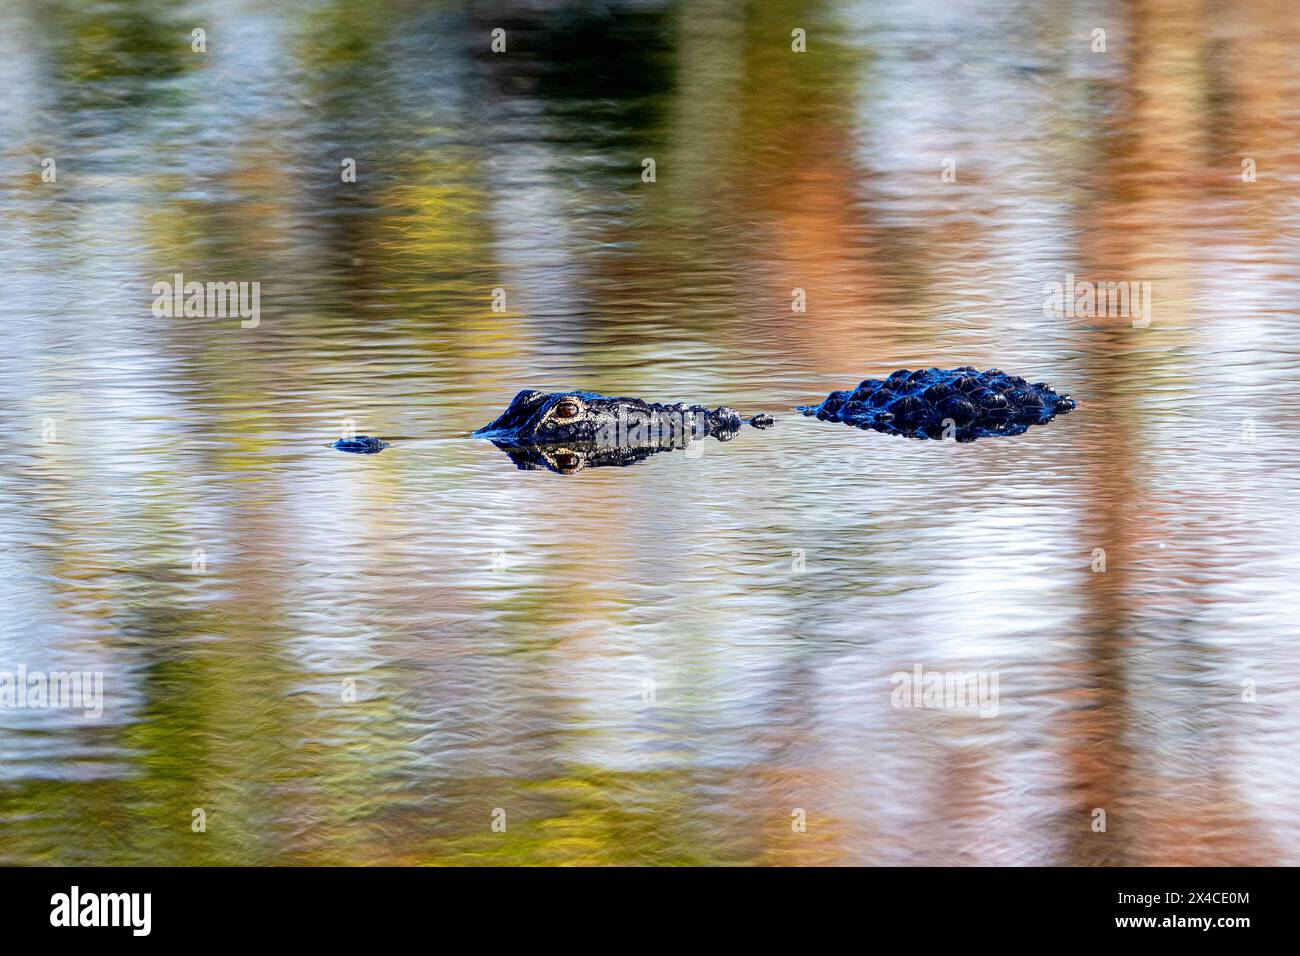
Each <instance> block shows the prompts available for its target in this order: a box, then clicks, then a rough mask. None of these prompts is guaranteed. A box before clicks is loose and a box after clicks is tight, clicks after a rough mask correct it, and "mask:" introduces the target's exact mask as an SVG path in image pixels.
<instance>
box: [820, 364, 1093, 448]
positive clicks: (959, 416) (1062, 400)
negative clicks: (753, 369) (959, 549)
mask: <svg viewBox="0 0 1300 956" xmlns="http://www.w3.org/2000/svg"><path fill="white" fill-rule="evenodd" d="M1075 405H1076V403H1075V401H1074V399H1072V398H1071V397H1070V396H1069V395H1060V394H1058V393H1057V392H1056V391H1055V390H1054V389H1053V388H1052V387H1051V386H1049V385H1047V384H1046V383H1045V382H1034V383H1032V384H1031V383H1029V382H1028V381H1026V380H1025V379H1023V378H1021V377H1020V376H1018V375H1008V374H1006V373H1005V372H1002V371H999V370H998V369H995V368H991V369H986V370H985V371H983V372H981V371H979V370H978V369H976V368H975V367H974V366H971V365H964V366H962V367H961V368H953V369H941V368H929V369H918V370H917V371H910V370H908V369H905V368H903V369H899V370H898V371H896V372H892V373H890V375H889V376H888V377H887V378H883V379H874V378H869V379H865V380H864V381H862V382H859V383H858V384H857V386H855V387H854V388H851V389H846V390H844V391H838V392H831V393H830V394H829V395H827V396H826V398H825V400H824V401H822V402H821V404H819V405H801V406H799V407H798V409H797V410H798V411H801V412H803V413H804V414H805V415H811V416H815V417H817V418H820V419H821V420H823V421H837V422H843V423H844V424H846V425H854V426H856V427H858V428H870V429H872V430H874V431H878V432H885V433H887V434H892V435H906V436H907V437H909V438H940V439H941V438H949V439H956V440H957V441H974V440H975V439H977V438H988V437H992V436H1002V435H1019V434H1021V433H1022V432H1025V431H1028V430H1029V428H1030V427H1031V426H1033V425H1040V424H1042V423H1044V422H1048V421H1051V420H1052V419H1053V418H1055V417H1056V416H1057V415H1063V414H1065V413H1066V412H1068V411H1070V410H1071V409H1073V408H1074V407H1075Z"/></svg>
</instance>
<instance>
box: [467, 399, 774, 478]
mask: <svg viewBox="0 0 1300 956" xmlns="http://www.w3.org/2000/svg"><path fill="white" fill-rule="evenodd" d="M772 423H773V420H772V417H771V416H770V415H762V414H760V415H755V416H753V417H752V418H748V419H747V418H742V417H741V415H740V413H739V412H738V411H736V410H735V409H734V408H728V407H727V406H725V405H722V406H719V407H718V408H714V409H708V408H705V407H704V406H703V405H687V404H685V403H680V404H676V405H661V404H658V403H657V402H643V401H642V400H641V399H639V398H611V397H608V396H605V395H598V394H596V393H595V392H542V391H538V390H536V389H524V390H523V391H522V392H520V393H519V394H517V395H516V396H515V397H514V399H513V400H512V401H511V402H510V407H509V408H507V409H506V410H505V411H504V412H502V413H501V415H500V416H498V417H497V418H496V419H495V420H493V421H491V422H489V423H488V424H486V425H484V426H483V427H482V428H480V429H479V430H478V431H476V432H474V435H475V437H477V438H488V439H491V440H492V442H493V443H494V444H495V445H496V446H497V447H498V448H501V449H502V450H504V451H505V452H506V453H507V454H509V455H510V457H511V459H512V460H513V461H514V462H515V464H516V465H518V467H520V468H548V469H550V470H551V471H556V472H560V473H561V474H571V473H573V472H575V471H581V470H582V469H583V468H598V467H605V466H610V465H630V464H633V463H634V462H637V461H640V460H642V459H643V458H647V457H649V456H650V455H652V454H655V453H657V452H661V451H670V450H673V449H678V448H686V447H687V446H688V445H690V443H691V442H693V441H697V440H699V439H702V438H708V437H712V438H716V439H718V440H719V441H729V440H731V439H732V438H734V437H735V436H736V434H737V432H739V431H740V429H741V427H742V426H744V425H746V424H748V425H752V426H753V427H755V428H768V427H769V426H771V425H772Z"/></svg>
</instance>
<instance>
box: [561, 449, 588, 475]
mask: <svg viewBox="0 0 1300 956" xmlns="http://www.w3.org/2000/svg"><path fill="white" fill-rule="evenodd" d="M580 464H582V462H580V461H579V460H578V456H577V455H572V454H569V453H567V452H566V453H564V454H561V455H556V456H555V467H556V468H558V469H560V471H561V472H563V473H566V474H567V473H568V472H571V471H577V470H578V466H579V465H580Z"/></svg>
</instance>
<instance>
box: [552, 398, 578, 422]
mask: <svg viewBox="0 0 1300 956" xmlns="http://www.w3.org/2000/svg"><path fill="white" fill-rule="evenodd" d="M577 414H578V406H577V405H576V404H575V403H573V402H560V404H558V405H556V406H555V415H556V417H557V418H573V417H575V416H576V415H577Z"/></svg>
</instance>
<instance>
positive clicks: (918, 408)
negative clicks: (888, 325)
mask: <svg viewBox="0 0 1300 956" xmlns="http://www.w3.org/2000/svg"><path fill="white" fill-rule="evenodd" d="M1075 406H1076V403H1075V401H1074V399H1073V398H1071V397H1070V396H1069V395H1062V394H1059V393H1057V392H1056V391H1055V390H1054V389H1053V388H1052V387H1051V386H1049V385H1047V384H1046V383H1044V382H1035V383H1033V384H1030V383H1029V382H1028V381H1026V380H1025V379H1023V378H1021V377H1020V376H1018V375H1008V374H1007V373H1005V372H1002V371H999V370H998V369H995V368H991V369H987V370H985V371H983V372H981V371H979V370H978V369H976V368H975V367H974V366H973V365H963V366H962V367H961V368H954V369H940V368H929V369H918V370H916V371H909V370H908V369H905V368H904V369H899V370H898V371H896V372H891V373H890V374H889V376H888V377H886V378H883V379H874V378H869V379H865V380H864V381H862V382H859V383H858V385H857V386H856V387H854V388H851V389H845V390H843V391H836V392H831V393H830V394H829V395H827V396H826V398H825V399H824V400H823V401H822V402H821V403H820V404H817V405H799V406H796V410H797V411H800V412H802V413H803V414H804V415H807V416H812V417H816V418H819V419H821V420H823V421H838V422H843V423H845V424H847V425H855V426H857V427H858V428H870V429H873V430H875V431H879V432H885V433H887V434H893V435H906V436H908V437H910V438H933V439H943V438H951V439H955V440H957V441H974V440H975V439H976V438H987V437H992V436H1007V435H1019V434H1022V433H1024V432H1025V431H1027V430H1028V429H1029V428H1030V427H1031V426H1032V425H1039V424H1043V423H1044V422H1049V421H1051V420H1052V419H1053V418H1055V417H1056V416H1057V415H1063V414H1065V413H1066V412H1068V411H1070V410H1072V409H1073V408H1075ZM773 423H774V421H773V418H772V416H771V415H765V414H762V413H760V414H757V415H754V416H752V417H750V418H744V417H743V416H742V415H741V414H740V413H739V412H738V411H736V410H735V409H734V408H729V407H728V406H726V405H720V406H719V407H717V408H714V409H709V408H706V407H705V406H703V405H687V404H685V403H678V404H676V405H661V404H659V403H657V402H645V401H642V400H641V399H639V398H611V397H609V396H606V395H599V394H597V393H596V392H582V391H568V392H543V391H541V390H539V389H531V388H526V389H524V390H523V391H521V392H519V393H518V394H517V395H515V397H514V398H513V399H512V400H511V402H510V405H509V407H507V408H506V410H505V411H504V412H502V413H501V414H500V415H499V416H497V417H496V418H495V419H493V420H492V421H491V422H489V423H488V424H486V425H484V426H483V427H482V428H480V429H478V430H477V431H475V432H474V433H473V434H474V437H476V438H487V439H489V440H491V441H492V443H493V444H494V445H496V446H497V447H498V448H500V449H501V450H502V451H504V452H506V454H508V455H509V456H510V458H511V460H512V461H513V462H514V463H515V465H516V466H517V467H518V468H521V469H541V468H545V469H549V470H551V471H555V472H559V473H561V474H573V473H574V472H577V471H581V470H583V469H584V468H600V467H606V466H610V465H616V466H623V465H631V464H634V463H635V462H638V461H641V460H643V459H645V458H648V457H650V456H651V455H654V454H657V453H659V452H661V451H671V450H674V449H681V448H687V447H689V446H690V445H691V443H692V442H694V441H696V440H698V439H701V438H707V437H712V438H716V439H717V440H718V441H730V440H731V439H732V438H734V437H735V436H736V435H737V434H738V433H739V432H740V429H741V428H742V427H743V426H744V425H751V426H753V427H754V428H759V429H763V428H770V427H771V426H772V425H773ZM331 447H333V448H337V449H338V450H340V451H346V452H352V453H354V454H362V455H373V454H376V453H377V452H380V451H382V450H383V449H385V448H387V447H389V446H388V443H387V442H385V441H381V440H380V439H378V438H371V437H370V436H368V435H357V436H356V437H355V438H343V439H339V440H338V441H336V442H335V443H334V444H333V445H332V446H331Z"/></svg>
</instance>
